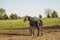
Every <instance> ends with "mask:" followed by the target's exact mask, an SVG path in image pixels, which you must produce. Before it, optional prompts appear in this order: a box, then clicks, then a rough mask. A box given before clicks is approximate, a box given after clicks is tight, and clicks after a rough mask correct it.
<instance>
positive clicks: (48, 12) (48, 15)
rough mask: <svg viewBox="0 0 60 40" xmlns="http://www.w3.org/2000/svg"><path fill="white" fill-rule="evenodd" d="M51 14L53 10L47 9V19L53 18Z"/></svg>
mask: <svg viewBox="0 0 60 40" xmlns="http://www.w3.org/2000/svg"><path fill="white" fill-rule="evenodd" d="M51 12H52V10H51V9H45V15H47V18H51V15H50V14H51Z"/></svg>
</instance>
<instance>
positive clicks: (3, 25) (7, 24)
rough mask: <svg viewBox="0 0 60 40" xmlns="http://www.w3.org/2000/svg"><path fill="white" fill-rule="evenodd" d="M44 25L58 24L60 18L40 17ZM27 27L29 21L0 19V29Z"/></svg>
mask: <svg viewBox="0 0 60 40" xmlns="http://www.w3.org/2000/svg"><path fill="white" fill-rule="evenodd" d="M41 20H43V24H44V25H58V24H60V18H42V19H41ZM25 27H29V22H28V21H27V22H23V19H17V20H0V29H11V28H25Z"/></svg>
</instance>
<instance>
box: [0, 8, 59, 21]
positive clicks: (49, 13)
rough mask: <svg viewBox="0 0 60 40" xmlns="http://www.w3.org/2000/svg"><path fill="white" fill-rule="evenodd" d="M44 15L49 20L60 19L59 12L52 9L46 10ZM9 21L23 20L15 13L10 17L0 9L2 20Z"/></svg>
mask: <svg viewBox="0 0 60 40" xmlns="http://www.w3.org/2000/svg"><path fill="white" fill-rule="evenodd" d="M44 13H45V15H46V17H47V18H58V17H59V16H58V13H57V11H55V10H52V9H45V12H44ZM39 18H42V15H39ZM7 19H21V17H20V16H18V15H17V14H15V13H11V14H10V15H9V16H8V15H7V14H6V10H5V9H3V8H0V20H7Z"/></svg>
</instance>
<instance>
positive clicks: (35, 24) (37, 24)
mask: <svg viewBox="0 0 60 40" xmlns="http://www.w3.org/2000/svg"><path fill="white" fill-rule="evenodd" d="M27 20H28V21H29V24H30V34H31V35H33V36H34V29H35V28H37V31H38V33H37V36H39V34H40V32H41V31H42V25H43V21H42V20H34V18H32V17H30V16H26V17H25V18H24V22H25V21H27Z"/></svg>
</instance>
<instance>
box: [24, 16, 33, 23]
mask: <svg viewBox="0 0 60 40" xmlns="http://www.w3.org/2000/svg"><path fill="white" fill-rule="evenodd" d="M27 20H29V21H30V20H33V18H32V17H30V16H25V18H24V22H26V21H27Z"/></svg>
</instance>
